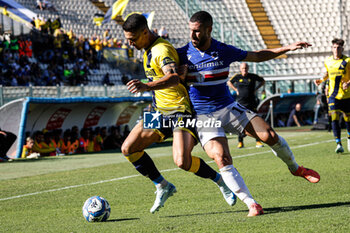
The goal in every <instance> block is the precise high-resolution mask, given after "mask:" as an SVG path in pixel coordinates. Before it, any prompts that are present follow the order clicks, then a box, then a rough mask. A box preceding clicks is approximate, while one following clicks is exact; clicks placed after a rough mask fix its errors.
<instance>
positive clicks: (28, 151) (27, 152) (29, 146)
mask: <svg viewBox="0 0 350 233" xmlns="http://www.w3.org/2000/svg"><path fill="white" fill-rule="evenodd" d="M33 146H34V139H33V138H31V137H27V139H26V144H25V145H24V146H23V150H22V155H21V158H22V159H24V158H27V159H37V158H38V157H39V156H40V154H39V153H37V152H33Z"/></svg>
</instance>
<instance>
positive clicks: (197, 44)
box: [192, 35, 209, 49]
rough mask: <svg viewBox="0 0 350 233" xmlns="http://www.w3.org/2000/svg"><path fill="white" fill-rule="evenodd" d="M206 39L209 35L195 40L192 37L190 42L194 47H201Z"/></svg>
mask: <svg viewBox="0 0 350 233" xmlns="http://www.w3.org/2000/svg"><path fill="white" fill-rule="evenodd" d="M208 39H209V37H208V36H207V35H205V36H202V37H201V38H200V39H197V40H194V39H192V44H193V46H194V47H195V48H197V49H201V48H203V46H204V45H205V43H206V42H207V40H208Z"/></svg>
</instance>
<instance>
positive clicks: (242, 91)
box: [227, 63, 265, 149]
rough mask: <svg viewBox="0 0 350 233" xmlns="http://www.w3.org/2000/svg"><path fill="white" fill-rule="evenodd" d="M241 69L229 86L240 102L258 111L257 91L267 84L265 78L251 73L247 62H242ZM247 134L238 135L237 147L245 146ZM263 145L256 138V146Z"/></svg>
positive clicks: (228, 83)
mask: <svg viewBox="0 0 350 233" xmlns="http://www.w3.org/2000/svg"><path fill="white" fill-rule="evenodd" d="M239 69H240V71H241V73H240V74H236V75H234V76H233V77H232V78H231V79H230V80H229V81H227V86H229V87H230V88H231V89H233V90H234V91H235V92H236V93H237V98H236V101H237V102H238V103H239V104H241V105H243V106H244V107H246V108H247V109H249V110H251V111H253V112H256V108H257V107H258V100H257V97H256V91H257V90H258V89H259V88H260V87H262V86H263V85H264V84H265V80H264V79H263V78H262V77H260V76H258V75H256V74H253V73H249V72H248V71H249V66H248V64H247V63H242V64H241V65H240V68H239ZM245 136H246V135H245V133H244V132H243V133H240V134H239V135H238V145H237V148H239V149H240V148H243V147H244V144H243V138H244V137H245ZM263 146H264V145H263V144H262V142H261V141H260V140H258V139H256V147H257V148H260V147H263Z"/></svg>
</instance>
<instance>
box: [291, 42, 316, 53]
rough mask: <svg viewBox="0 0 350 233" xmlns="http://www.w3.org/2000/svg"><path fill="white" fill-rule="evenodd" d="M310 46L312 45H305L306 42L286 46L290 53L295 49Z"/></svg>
mask: <svg viewBox="0 0 350 233" xmlns="http://www.w3.org/2000/svg"><path fill="white" fill-rule="evenodd" d="M310 46H312V45H311V44H309V43H307V42H304V41H299V42H296V43H294V44H290V45H288V47H289V50H290V51H294V50H297V49H303V48H308V47H310Z"/></svg>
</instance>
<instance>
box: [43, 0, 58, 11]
mask: <svg viewBox="0 0 350 233" xmlns="http://www.w3.org/2000/svg"><path fill="white" fill-rule="evenodd" d="M42 5H43V7H44V9H46V10H49V11H55V12H57V10H56V8H55V6H54V5H53V4H52V3H51V2H50V1H49V0H43V1H42Z"/></svg>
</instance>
